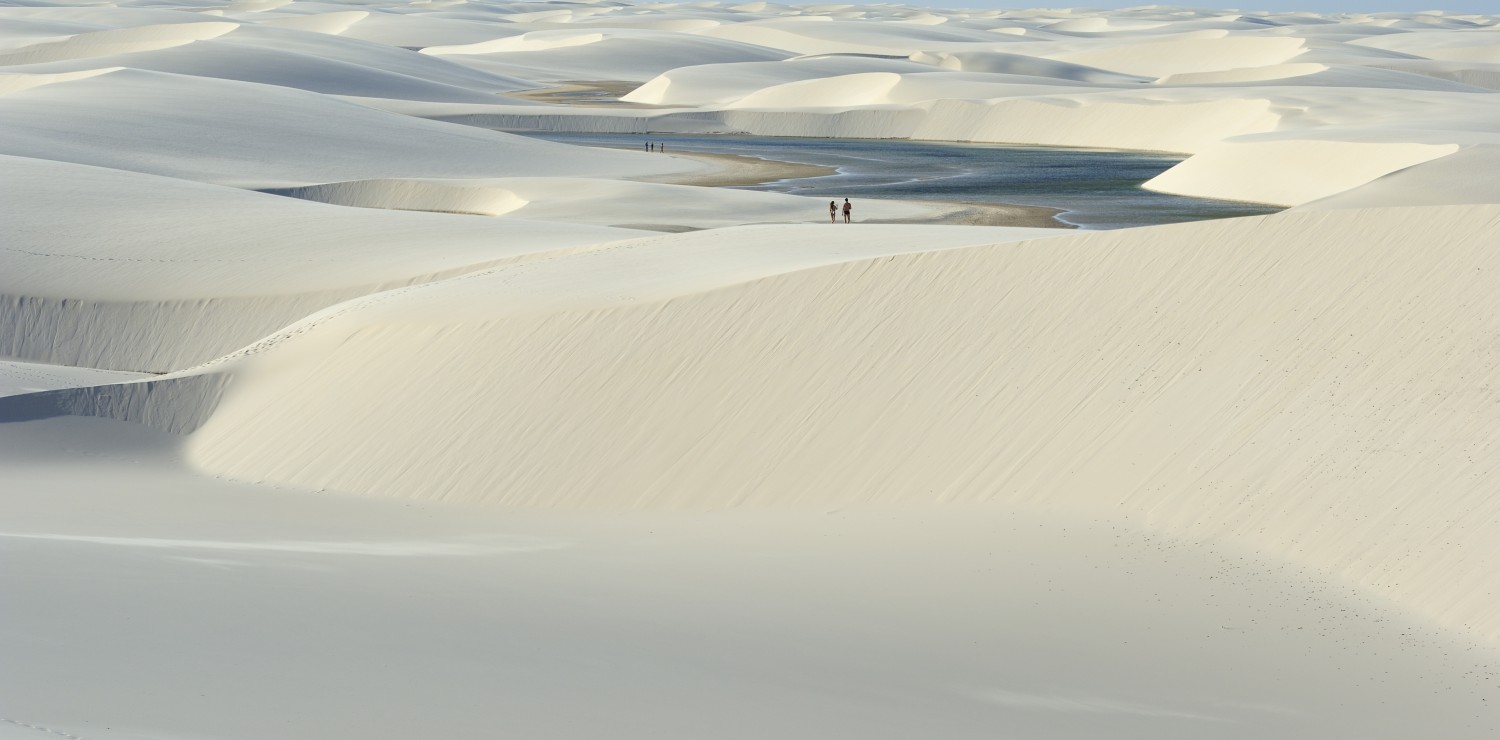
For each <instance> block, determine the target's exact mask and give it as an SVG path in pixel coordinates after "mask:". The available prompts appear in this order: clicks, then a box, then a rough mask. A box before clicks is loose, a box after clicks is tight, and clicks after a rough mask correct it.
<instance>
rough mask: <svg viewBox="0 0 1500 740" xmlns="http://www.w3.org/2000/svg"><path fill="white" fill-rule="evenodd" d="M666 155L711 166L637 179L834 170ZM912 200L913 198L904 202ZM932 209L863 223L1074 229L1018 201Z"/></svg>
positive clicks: (746, 180)
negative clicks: (912, 215)
mask: <svg viewBox="0 0 1500 740" xmlns="http://www.w3.org/2000/svg"><path fill="white" fill-rule="evenodd" d="M664 154H666V155H668V156H676V157H688V158H692V159H698V160H701V161H705V162H709V163H711V164H713V165H715V167H714V169H712V170H709V171H701V172H690V173H685V174H680V175H668V176H663V177H653V178H641V181H642V182H660V183H667V184H672V185H694V186H698V187H744V186H750V185H764V184H766V183H772V182H780V181H782V180H796V179H801V178H806V177H825V176H828V175H833V174H837V172H838V170H837V169H835V168H833V167H826V166H823V165H814V164H799V163H797V162H784V161H779V160H774V159H761V158H759V157H749V156H745V155H742V154H710V153H705V152H687V151H680V152H674V151H668V152H664ZM908 202H914V201H908ZM921 202H922V203H928V204H931V205H932V206H933V207H934V208H943V207H945V206H946V207H948V210H944V211H939V212H936V213H934V214H932V215H931V216H927V217H922V218H902V219H869V220H865V221H863V222H862V223H876V224H880V223H888V224H957V225H966V226H1026V227H1032V228H1044V229H1074V228H1077V227H1076V226H1073V225H1072V224H1068V223H1065V222H1063V221H1059V220H1058V219H1057V218H1056V217H1057V216H1058V214H1061V213H1063V210H1062V209H1060V208H1046V207H1043V206H1023V205H1013V204H1006V205H994V204H989V203H969V202H964V201H937V200H935V201H921Z"/></svg>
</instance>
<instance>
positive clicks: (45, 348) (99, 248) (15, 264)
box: [0, 157, 633, 372]
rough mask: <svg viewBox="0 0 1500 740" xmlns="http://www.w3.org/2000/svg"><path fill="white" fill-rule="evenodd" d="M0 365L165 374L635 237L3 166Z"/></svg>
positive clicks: (28, 163) (91, 171)
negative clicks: (367, 310) (425, 287)
mask: <svg viewBox="0 0 1500 740" xmlns="http://www.w3.org/2000/svg"><path fill="white" fill-rule="evenodd" d="M0 160H3V161H4V163H5V170H6V172H7V173H8V176H7V177H6V178H4V179H3V180H0V189H3V193H4V195H3V197H0V204H3V205H0V208H3V209H4V211H3V212H4V214H5V222H6V224H7V225H8V227H9V229H10V236H9V238H8V239H7V242H6V244H5V246H4V252H3V253H4V255H5V261H6V269H5V270H3V271H0V295H4V296H5V298H4V300H3V301H0V326H3V327H4V331H3V332H0V336H3V337H4V340H5V341H4V345H3V349H0V354H3V355H4V356H6V357H11V358H17V359H27V360H33V361H39V362H48V363H58V364H65V365H81V366H85V367H99V368H111V369H119V370H148V371H155V372H164V371H168V370H175V369H181V368H183V367H187V366H189V365H193V364H197V363H199V362H203V361H206V360H210V359H213V358H215V357H217V356H219V355H222V354H224V353H226V352H228V351H231V350H233V349H236V348H238V347H240V346H243V345H244V344H247V343H249V342H251V341H253V340H255V339H257V338H259V337H260V336H263V335H265V334H267V333H269V332H271V331H274V330H275V329H278V328H280V327H281V326H284V325H286V324H287V323H290V322H292V321H294V320H295V319H297V318H299V317H301V316H305V315H307V314H308V313H311V312H313V311H316V310H318V309H320V308H323V307H325V306H328V305H331V304H334V303H337V302H339V301H342V300H344V299H346V298H349V297H352V296H356V295H363V294H365V293H369V292H372V291H377V290H381V289H383V288H388V287H394V286H398V285H406V284H410V283H414V282H421V281H423V280H430V279H433V278H435V277H438V276H442V275H444V274H453V273H456V272H463V271H465V270H468V269H477V268H479V267H486V266H491V265H494V264H499V263H502V262H505V261H509V260H514V259H523V258H527V257H530V256H533V255H536V254H541V253H547V252H552V251H555V250H561V249H572V248H579V247H585V246H588V245H593V244H598V243H602V242H608V241H613V240H617V239H621V238H625V237H629V236H632V235H633V234H632V232H628V231H618V230H608V229H600V228H596V227H590V226H568V225H559V224H552V225H546V224H539V223H529V222H526V221H494V220H488V219H481V218H472V217H464V216H439V215H432V214H420V213H400V212H394V211H366V210H356V209H345V208H337V207H333V206H325V205H321V204H316V203H306V202H302V201H299V200H295V199H291V198H281V197H276V196H272V195H261V194H257V193H246V192H243V191H239V190H235V189H232V188H223V187H217V186H211V185H203V184H199V183H192V182H185V181H181V180H174V179H168V178H161V177H153V176H148V175H140V174H135V173H127V172H120V171H118V170H108V169H102V168H95V167H85V166H80V165H73V164H64V163H59V162H49V161H45V160H33V159H24V158H18V157H3V158H0Z"/></svg>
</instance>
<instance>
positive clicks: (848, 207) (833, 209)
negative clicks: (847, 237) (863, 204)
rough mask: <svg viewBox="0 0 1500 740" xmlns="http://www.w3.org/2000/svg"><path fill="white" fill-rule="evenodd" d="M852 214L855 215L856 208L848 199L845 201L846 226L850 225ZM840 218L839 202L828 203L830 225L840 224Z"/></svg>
mask: <svg viewBox="0 0 1500 740" xmlns="http://www.w3.org/2000/svg"><path fill="white" fill-rule="evenodd" d="M851 213H854V206H853V205H852V204H850V203H849V199H848V198H845V199H844V223H846V224H847V223H849V214H851ZM838 217H839V204H838V202H837V201H832V200H830V201H828V223H831V224H836V223H838V222H839V218H838Z"/></svg>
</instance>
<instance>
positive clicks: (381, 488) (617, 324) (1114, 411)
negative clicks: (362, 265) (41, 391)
mask: <svg viewBox="0 0 1500 740" xmlns="http://www.w3.org/2000/svg"><path fill="white" fill-rule="evenodd" d="M850 231H852V232H856V233H857V232H858V231H860V230H858V229H851V230H850ZM735 232H743V233H742V234H741V236H742V237H745V235H747V234H748V236H750V237H757V238H749V239H744V238H742V239H741V240H740V241H738V242H734V243H726V244H725V245H724V246H723V248H722V249H718V250H714V249H705V248H704V247H705V246H706V245H705V244H704V242H703V235H697V236H698V239H697V241H696V245H697V246H695V247H694V248H692V249H683V248H674V247H673V246H672V245H674V244H677V245H679V246H680V244H681V241H680V240H675V239H671V238H663V239H662V240H659V241H651V240H647V241H646V242H642V243H638V244H635V245H633V246H631V247H630V248H629V249H625V250H622V249H618V248H617V249H615V250H603V251H597V252H589V253H584V254H579V255H573V256H566V257H559V258H554V259H549V260H543V261H536V262H531V263H527V264H525V265H519V266H516V267H504V268H498V269H496V270H492V271H489V272H487V273H483V274H481V275H477V276H471V277H466V278H462V279H459V280H455V281H449V282H445V283H435V284H429V285H425V286H421V287H420V288H414V289H407V290H405V291H401V292H398V294H396V295H390V294H383V296H377V297H375V298H376V299H378V300H374V301H371V302H369V303H366V304H363V305H361V303H360V302H359V301H356V302H354V303H352V304H349V305H348V307H347V308H346V309H344V310H342V311H341V315H340V316H339V317H337V318H336V320H325V321H321V322H316V323H315V324H314V325H312V326H304V327H302V328H300V329H299V330H298V332H297V336H288V337H282V338H281V339H279V340H277V341H276V342H274V343H273V344H274V345H276V346H271V347H264V348H260V349H259V350H257V351H255V352H254V353H253V354H250V355H247V356H246V357H243V358H240V359H239V360H235V361H232V362H229V363H227V365H226V366H225V368H224V370H225V372H228V374H229V375H230V376H232V377H233V378H234V382H233V385H232V386H231V387H230V389H229V391H228V393H227V394H225V395H224V397H223V401H222V403H221V404H220V405H219V406H218V407H217V408H216V409H214V410H213V411H212V413H203V412H202V411H201V410H199V411H191V412H184V411H178V410H170V409H169V410H156V411H151V412H149V414H148V413H145V412H142V411H140V410H139V409H137V410H135V411H132V412H131V413H134V414H135V415H136V416H137V417H138V418H139V417H143V416H147V415H154V416H156V417H158V418H174V417H175V418H187V417H191V416H193V415H194V414H197V415H198V416H200V417H205V418H206V419H207V421H206V423H205V424H204V425H203V426H202V428H201V429H199V430H198V431H197V432H196V433H195V434H194V435H193V436H192V437H190V438H189V450H190V454H191V457H192V459H193V460H194V461H195V462H196V464H198V465H199V466H201V467H202V468H203V469H205V470H208V471H211V472H214V473H216V474H221V475H228V476H233V477H238V478H244V479H251V480H257V481H266V482H275V483H282V484H291V485H296V486H300V487H308V488H315V489H324V488H327V489H340V490H349V491H362V492H368V493H372V494H380V495H388V496H404V497H417V498H439V499H445V500H454V501H473V502H478V501H484V502H500V503H507V504H514V505H525V506H563V507H603V508H610V509H622V508H637V507H649V508H662V507H666V508H676V507H687V508H721V507H732V506H749V505H789V506H798V507H820V508H826V507H837V506H842V505H846V504H871V503H892V502H921V501H926V502H940V501H965V502H1000V503H1007V504H1011V505H1019V506H1023V507H1036V508H1041V509H1047V510H1063V511H1074V512H1084V513H1095V514H1108V515H1112V516H1125V517H1128V518H1131V519H1134V520H1137V521H1138V522H1140V523H1143V524H1145V525H1147V526H1150V527H1153V528H1157V529H1161V530H1166V531H1170V532H1174V533H1176V534H1178V535H1180V536H1186V537H1192V538H1206V539H1207V538H1222V539H1227V540H1230V541H1238V542H1242V543H1245V544H1248V545H1250V546H1253V547H1256V548H1259V549H1261V550H1263V551H1266V552H1269V553H1272V554H1274V555H1276V556H1280V557H1285V558H1288V559H1290V560H1292V561H1295V562H1298V563H1301V564H1303V565H1308V566H1311V567H1315V568H1318V569H1321V570H1324V571H1327V572H1330V573H1334V574H1337V575H1339V576H1340V577H1343V578H1346V579H1348V580H1350V581H1352V582H1357V583H1360V584H1363V585H1365V586H1367V587H1372V588H1374V589H1377V590H1379V591H1382V592H1384V593H1386V594H1387V595H1389V596H1391V597H1393V598H1395V599H1396V600H1397V601H1398V602H1400V603H1403V604H1406V605H1407V606H1408V607H1409V608H1412V609H1415V610H1418V611H1421V612H1423V613H1424V614H1427V615H1428V616H1430V617H1433V618H1435V619H1438V620H1439V621H1442V622H1443V623H1445V624H1447V625H1449V626H1452V627H1457V628H1463V629H1468V630H1470V631H1472V632H1474V633H1476V634H1478V635H1481V636H1484V637H1486V638H1493V637H1494V636H1495V634H1496V630H1497V629H1500V618H1497V617H1496V616H1495V615H1494V613H1493V610H1492V609H1490V608H1489V605H1490V603H1491V599H1490V597H1489V596H1488V594H1487V593H1486V592H1485V591H1484V589H1483V588H1479V587H1478V586H1479V585H1480V584H1482V583H1484V582H1485V580H1486V579H1487V578H1488V573H1489V572H1490V571H1492V570H1493V567H1494V564H1495V561H1496V558H1497V557H1500V553H1497V552H1496V550H1495V547H1494V545H1493V542H1495V541H1496V534H1497V533H1496V532H1495V531H1494V529H1495V525H1494V523H1493V522H1494V521H1496V516H1497V515H1500V510H1497V507H1500V504H1497V503H1496V502H1495V500H1494V498H1493V497H1492V496H1489V495H1488V492H1489V491H1491V490H1493V487H1494V484H1495V475H1496V472H1495V469H1494V465H1493V464H1489V463H1486V462H1484V461H1486V460H1493V459H1496V457H1495V452H1496V450H1495V449H1494V447H1495V442H1496V440H1495V436H1494V435H1493V433H1492V432H1493V429H1494V428H1495V425H1496V424H1497V423H1500V418H1497V416H1500V411H1496V409H1497V408H1500V406H1497V404H1496V403H1495V400H1496V398H1497V395H1496V391H1495V390H1494V389H1493V388H1492V387H1491V385H1490V384H1489V383H1488V382H1487V378H1491V377H1494V375H1495V373H1496V371H1497V369H1500V368H1497V364H1500V352H1497V351H1496V350H1495V347H1494V345H1493V342H1490V341H1489V337H1492V336H1493V335H1494V334H1495V333H1496V332H1497V331H1500V319H1497V318H1495V317H1496V316H1500V305H1497V303H1500V285H1497V284H1496V280H1497V276H1500V257H1497V256H1496V255H1495V254H1494V251H1493V249H1492V245H1493V244H1494V243H1495V241H1496V239H1497V237H1500V208H1497V207H1495V206H1474V207H1441V208H1417V209H1404V210H1403V209H1397V210H1383V211H1329V212H1307V213H1297V212H1292V213H1285V214H1279V215H1276V216H1269V217H1261V218H1254V219H1237V220H1229V221H1220V222H1207V223H1197V224H1184V225H1174V226H1165V227H1154V228H1148V229H1136V230H1129V231H1123V232H1109V233H1095V234H1074V235H1068V236H1064V237H1057V238H1053V239H1048V240H1046V241H1034V242H1022V243H1008V244H1000V245H996V246H987V247H977V248H969V249H957V250H951V249H950V250H944V251H937V252H924V253H896V254H891V255H889V256H879V257H871V256H869V255H868V254H866V255H865V256H864V258H860V255H859V253H858V252H854V251H851V252H846V253H845V254H843V255H842V256H840V255H838V254H833V253H829V254H826V255H824V256H823V257H819V258H818V259H813V260H811V261H809V258H799V259H790V258H788V257H787V256H786V254H788V253H795V252H788V251H787V250H791V249H794V248H802V249H803V250H804V251H807V250H816V249H817V247H816V246H814V244H815V243H816V242H817V241H819V238H818V235H819V234H822V233H826V232H815V231H812V230H811V229H808V228H806V227H803V228H802V229H801V232H800V233H801V234H802V236H800V237H799V236H793V235H794V234H797V233H798V231H797V227H784V228H783V230H781V231H775V230H772V231H763V232H761V233H760V234H758V235H757V234H756V231H755V230H754V229H748V230H726V231H723V232H714V234H730V233H735ZM1439 232H1441V233H1444V234H1446V235H1448V236H1447V237H1446V238H1435V237H1434V236H1433V234H1435V233H1439ZM914 233H915V232H914ZM710 236H711V235H710ZM771 237H774V238H771ZM726 238H727V237H726ZM799 239H800V240H802V243H800V244H799V243H798V240H799ZM926 241H930V239H927V240H926ZM757 242H760V243H758V244H757ZM689 243H693V242H689ZM708 244H712V242H711V241H709V242H708ZM771 244H777V245H780V247H781V250H782V251H781V253H780V254H781V256H780V257H778V258H777V260H776V261H775V262H768V261H767V257H766V250H767V249H768V248H769V245H771ZM960 244H961V243H954V244H953V245H952V246H960ZM653 245H655V246H653ZM913 246H915V245H913ZM771 251H772V252H775V251H776V250H774V249H772V250H771ZM737 255H738V256H737ZM820 260H821V263H820ZM830 260H832V261H833V262H834V263H833V264H827V262H828V261H830ZM626 264H633V265H637V266H639V267H640V269H638V270H631V269H625V268H624V266H625V265H626ZM665 268H670V269H665ZM663 274H668V275H672V276H674V277H671V278H663V277H662V275H663ZM367 300H368V299H367ZM135 385H141V386H147V387H149V386H151V385H153V384H150V383H145V384H135ZM121 387H123V386H113V388H121ZM92 392H94V393H108V392H109V391H108V389H97V390H96V391H92ZM71 393H82V394H83V395H84V396H86V395H88V393H90V392H87V391H85V392H78V391H73V392H71ZM158 401H162V402H167V403H169V404H170V403H172V402H173V401H172V394H164V396H163V397H162V398H161V399H158ZM76 403H83V402H76ZM96 405H99V404H96Z"/></svg>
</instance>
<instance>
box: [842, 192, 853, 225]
mask: <svg viewBox="0 0 1500 740" xmlns="http://www.w3.org/2000/svg"><path fill="white" fill-rule="evenodd" d="M853 212H854V206H853V205H852V204H850V203H849V199H848V198H845V199H844V223H846V224H847V223H849V214H851V213H853Z"/></svg>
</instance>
